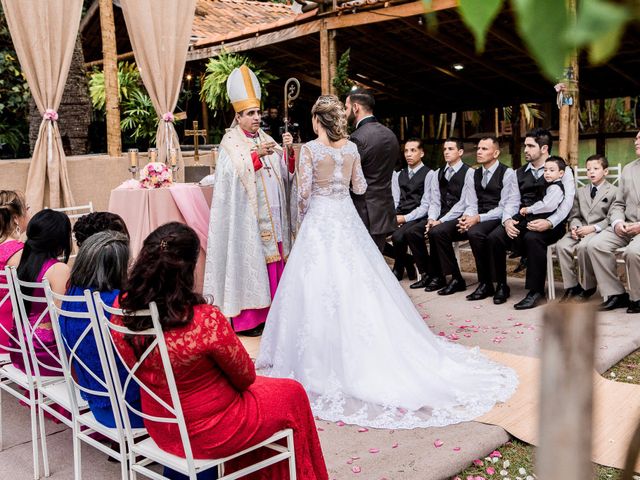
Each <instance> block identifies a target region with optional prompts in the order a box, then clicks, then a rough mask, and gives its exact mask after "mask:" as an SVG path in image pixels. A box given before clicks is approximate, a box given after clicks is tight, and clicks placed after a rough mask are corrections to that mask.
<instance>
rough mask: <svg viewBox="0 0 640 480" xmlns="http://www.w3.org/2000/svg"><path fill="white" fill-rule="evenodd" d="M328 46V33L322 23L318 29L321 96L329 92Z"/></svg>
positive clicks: (329, 67)
mask: <svg viewBox="0 0 640 480" xmlns="http://www.w3.org/2000/svg"><path fill="white" fill-rule="evenodd" d="M329 44H330V42H329V31H328V30H327V25H326V23H325V22H324V21H323V22H322V27H321V28H320V89H321V93H322V95H328V94H329V93H330V92H331V66H330V61H329V59H330V57H331V54H330V47H329Z"/></svg>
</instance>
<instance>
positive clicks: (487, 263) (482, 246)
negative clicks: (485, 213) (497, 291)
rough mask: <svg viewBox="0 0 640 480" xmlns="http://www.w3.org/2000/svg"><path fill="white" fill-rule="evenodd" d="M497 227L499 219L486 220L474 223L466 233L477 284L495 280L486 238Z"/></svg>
mask: <svg viewBox="0 0 640 480" xmlns="http://www.w3.org/2000/svg"><path fill="white" fill-rule="evenodd" d="M498 226H501V225H500V220H499V219H498V220H487V221H485V222H480V223H476V224H475V225H474V226H473V227H471V228H470V229H469V230H468V231H467V238H468V239H469V246H470V247H471V251H472V252H473V258H474V260H475V262H476V272H478V282H479V283H491V282H492V281H493V279H494V278H495V277H494V273H493V267H492V264H491V255H489V254H488V248H489V242H488V238H489V234H490V233H491V232H492V231H493V230H495V229H496V227H498ZM505 268H506V267H505Z"/></svg>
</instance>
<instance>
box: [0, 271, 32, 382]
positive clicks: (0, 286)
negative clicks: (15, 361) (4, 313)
mask: <svg viewBox="0 0 640 480" xmlns="http://www.w3.org/2000/svg"><path fill="white" fill-rule="evenodd" d="M14 272H15V267H6V268H5V269H4V270H0V306H3V305H5V304H6V303H7V302H9V303H10V304H11V313H12V316H13V326H11V327H9V328H7V327H6V326H5V325H2V323H0V329H2V331H3V332H4V333H5V334H6V335H7V338H8V339H9V342H10V345H6V346H3V347H0V353H6V352H13V353H17V354H20V355H22V361H23V363H24V365H25V369H26V372H25V373H26V374H27V375H28V376H29V377H31V375H32V372H31V368H30V362H29V349H28V348H27V343H26V341H25V338H24V337H25V336H24V331H23V329H22V328H18V326H19V325H21V322H20V321H19V319H18V315H20V313H19V309H18V303H17V298H16V289H15V285H14V281H13V278H14ZM29 380H30V379H29Z"/></svg>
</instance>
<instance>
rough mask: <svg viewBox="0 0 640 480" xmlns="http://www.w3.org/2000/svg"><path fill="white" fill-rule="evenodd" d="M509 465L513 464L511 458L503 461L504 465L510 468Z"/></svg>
mask: <svg viewBox="0 0 640 480" xmlns="http://www.w3.org/2000/svg"><path fill="white" fill-rule="evenodd" d="M509 465H511V462H510V461H509V460H505V461H504V462H502V466H503V467H504V468H509Z"/></svg>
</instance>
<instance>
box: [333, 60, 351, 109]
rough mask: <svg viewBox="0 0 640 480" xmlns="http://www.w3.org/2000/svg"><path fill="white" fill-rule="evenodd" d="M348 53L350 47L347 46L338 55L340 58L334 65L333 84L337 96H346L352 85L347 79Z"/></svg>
mask: <svg viewBox="0 0 640 480" xmlns="http://www.w3.org/2000/svg"><path fill="white" fill-rule="evenodd" d="M350 55H351V48H347V50H346V51H345V52H344V53H343V54H342V55H340V60H339V61H338V66H337V67H336V76H335V77H334V79H333V86H334V87H335V89H336V92H337V94H338V97H344V96H346V95H347V94H348V93H349V91H350V90H351V87H352V86H353V82H352V81H351V80H349V60H350Z"/></svg>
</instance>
